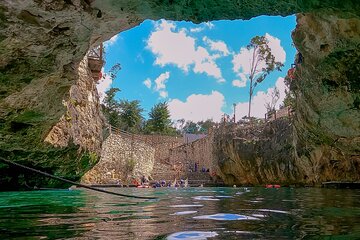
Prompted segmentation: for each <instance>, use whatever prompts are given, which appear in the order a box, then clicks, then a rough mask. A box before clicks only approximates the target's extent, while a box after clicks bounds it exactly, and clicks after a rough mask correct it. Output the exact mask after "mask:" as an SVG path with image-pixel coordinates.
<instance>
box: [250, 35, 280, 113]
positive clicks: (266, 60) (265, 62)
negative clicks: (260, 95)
mask: <svg viewBox="0 0 360 240" xmlns="http://www.w3.org/2000/svg"><path fill="white" fill-rule="evenodd" d="M268 43H269V41H268V40H267V39H266V37H265V36H255V37H253V38H252V39H251V40H250V44H249V45H248V46H247V49H248V50H249V51H252V59H251V62H250V74H249V79H250V90H249V113H248V117H250V116H251V99H252V96H253V94H254V90H255V88H256V86H257V85H258V84H259V83H261V82H263V81H264V80H265V78H266V77H267V76H268V75H269V74H270V73H271V72H272V71H274V70H278V71H281V67H282V66H283V64H282V63H281V62H276V61H275V56H274V55H273V54H272V53H271V48H270V47H269V45H268Z"/></svg>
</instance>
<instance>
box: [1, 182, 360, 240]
mask: <svg viewBox="0 0 360 240" xmlns="http://www.w3.org/2000/svg"><path fill="white" fill-rule="evenodd" d="M109 190H112V191H117V192H121V193H126V194H136V195H144V196H145V195H146V196H156V197H158V198H159V200H137V199H127V198H121V197H118V196H113V195H107V194H103V193H97V192H92V191H88V190H72V191H67V190H63V191H33V192H2V193H0V239H360V190H336V189H318V188H298V189H290V188H281V189H264V188H188V189H167V188H164V189H109Z"/></svg>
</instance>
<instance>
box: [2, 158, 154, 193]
mask: <svg viewBox="0 0 360 240" xmlns="http://www.w3.org/2000/svg"><path fill="white" fill-rule="evenodd" d="M0 161H2V162H4V163H6V164H8V165H13V166H17V167H20V168H24V169H26V170H30V171H32V172H36V173H38V174H41V175H44V176H46V177H49V178H53V179H56V180H59V181H62V182H66V183H70V184H73V185H75V186H78V187H82V188H87V189H90V190H93V191H97V192H102V193H107V194H112V195H116V196H121V197H128V198H139V199H157V198H155V197H142V196H134V195H127V194H121V193H116V192H110V191H107V190H103V189H99V188H94V187H90V186H87V185H84V184H81V183H76V182H73V181H70V180H68V179H65V178H62V177H57V176H54V175H52V174H49V173H46V172H42V171H40V170H37V169H34V168H31V167H27V166H25V165H22V164H20V163H16V162H13V161H11V160H7V159H5V158H3V157H0Z"/></svg>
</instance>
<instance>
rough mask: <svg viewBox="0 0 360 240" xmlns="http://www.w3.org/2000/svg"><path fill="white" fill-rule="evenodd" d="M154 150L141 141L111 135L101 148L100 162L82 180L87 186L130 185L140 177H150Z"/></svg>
mask: <svg viewBox="0 0 360 240" xmlns="http://www.w3.org/2000/svg"><path fill="white" fill-rule="evenodd" d="M154 156H155V149H154V148H153V147H151V146H150V145H147V144H145V143H144V142H141V141H137V140H134V141H129V139H126V138H123V137H121V136H120V135H117V134H111V135H110V136H109V137H108V138H107V139H106V140H105V141H104V144H103V147H102V152H101V158H100V161H99V162H98V163H97V164H96V165H95V167H94V168H93V169H91V170H90V171H88V172H87V173H86V174H85V175H84V176H83V178H82V182H83V183H87V184H115V183H123V184H127V183H132V181H131V180H132V179H137V180H138V181H139V180H140V178H141V176H143V175H145V176H147V177H149V176H150V174H151V172H152V170H153V167H154Z"/></svg>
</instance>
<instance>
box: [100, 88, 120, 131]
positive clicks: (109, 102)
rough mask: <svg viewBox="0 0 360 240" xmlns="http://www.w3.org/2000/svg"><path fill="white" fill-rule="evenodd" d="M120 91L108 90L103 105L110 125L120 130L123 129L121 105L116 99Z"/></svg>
mask: <svg viewBox="0 0 360 240" xmlns="http://www.w3.org/2000/svg"><path fill="white" fill-rule="evenodd" d="M119 91H120V89H119V88H110V89H109V90H107V91H106V92H105V94H106V95H105V98H104V101H103V105H102V110H103V113H104V115H105V118H106V119H107V120H108V122H109V124H110V125H112V126H114V127H118V128H120V127H121V120H120V103H119V102H118V101H117V100H116V99H115V95H116V93H117V92H119Z"/></svg>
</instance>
